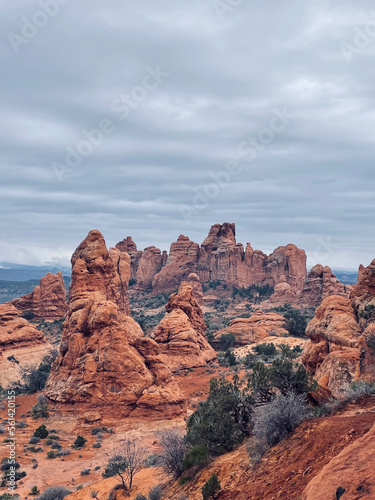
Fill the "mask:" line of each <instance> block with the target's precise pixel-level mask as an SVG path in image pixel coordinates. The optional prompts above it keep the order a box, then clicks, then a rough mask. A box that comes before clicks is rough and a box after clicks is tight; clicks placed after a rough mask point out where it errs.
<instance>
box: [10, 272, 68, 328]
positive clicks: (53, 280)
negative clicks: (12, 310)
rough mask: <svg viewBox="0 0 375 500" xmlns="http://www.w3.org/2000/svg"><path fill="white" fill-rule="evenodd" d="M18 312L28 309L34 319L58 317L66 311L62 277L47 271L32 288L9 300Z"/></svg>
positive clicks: (59, 273) (59, 274)
mask: <svg viewBox="0 0 375 500" xmlns="http://www.w3.org/2000/svg"><path fill="white" fill-rule="evenodd" d="M11 303H12V304H13V305H14V307H16V309H17V310H18V311H20V312H26V311H30V312H31V313H33V315H34V317H35V318H36V319H40V318H45V319H60V318H62V317H63V316H65V314H66V311H67V307H68V306H67V303H66V290H65V283H64V278H63V276H62V274H61V272H60V271H59V272H58V273H57V274H51V273H47V275H46V276H44V277H43V278H42V279H41V280H40V285H39V286H36V287H35V288H34V290H33V291H32V292H31V293H29V294H27V295H24V296H23V297H21V298H20V299H14V300H12V302H11Z"/></svg>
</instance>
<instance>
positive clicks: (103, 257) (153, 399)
mask: <svg viewBox="0 0 375 500" xmlns="http://www.w3.org/2000/svg"><path fill="white" fill-rule="evenodd" d="M129 277H130V257H129V255H128V253H127V252H121V251H120V250H118V249H116V248H110V249H109V251H108V250H107V247H106V245H105V241H104V238H103V236H102V235H101V233H100V232H99V231H91V232H90V233H89V234H88V236H87V238H86V239H85V240H84V241H83V242H82V243H81V244H80V245H79V247H78V248H77V250H76V251H75V252H74V254H73V257H72V283H71V289H70V300H69V308H68V313H67V319H66V321H65V323H64V330H63V336H62V340H61V346H60V355H59V358H58V359H57V360H56V362H55V363H54V365H53V368H52V372H51V375H50V377H49V379H48V382H47V386H46V394H47V396H48V397H49V398H50V399H52V400H55V401H60V402H63V403H64V402H80V403H88V404H89V405H90V406H91V407H92V406H95V405H110V406H113V407H116V408H117V409H118V410H119V411H120V412H121V414H123V415H127V414H129V413H131V412H134V413H135V414H137V413H140V412H149V411H161V412H163V414H164V415H174V414H178V413H181V411H182V409H183V398H182V396H181V393H180V391H179V389H178V386H177V384H176V383H175V382H174V380H173V376H172V373H171V371H170V370H169V369H168V368H167V366H166V365H165V364H164V363H163V360H162V359H161V357H160V354H159V348H158V345H157V343H156V342H155V341H154V340H152V339H150V338H146V337H144V335H143V332H142V330H141V327H140V326H139V325H138V323H136V322H135V321H134V320H133V319H132V318H131V317H130V315H129V304H128V298H127V287H128V281H129Z"/></svg>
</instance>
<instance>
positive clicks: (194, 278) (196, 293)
mask: <svg viewBox="0 0 375 500" xmlns="http://www.w3.org/2000/svg"><path fill="white" fill-rule="evenodd" d="M188 283H189V285H190V286H191V288H192V289H193V297H194V298H195V300H196V301H197V302H198V304H199V305H202V304H203V287H202V283H201V280H200V279H199V276H198V275H197V274H195V273H190V274H189V276H188Z"/></svg>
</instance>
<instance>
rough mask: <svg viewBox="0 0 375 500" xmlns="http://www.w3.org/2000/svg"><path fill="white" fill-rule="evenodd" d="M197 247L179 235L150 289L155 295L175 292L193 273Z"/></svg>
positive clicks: (195, 264) (196, 258)
mask: <svg viewBox="0 0 375 500" xmlns="http://www.w3.org/2000/svg"><path fill="white" fill-rule="evenodd" d="M198 253H199V245H198V243H194V241H191V240H189V238H188V237H187V236H184V235H182V234H181V235H180V236H179V237H178V240H177V241H176V242H174V243H172V245H171V249H170V253H169V256H168V258H167V261H166V263H165V265H164V267H163V268H162V269H161V271H160V272H159V273H158V274H156V276H155V277H154V280H153V282H152V288H153V290H154V291H155V292H156V293H166V292H170V291H172V290H176V289H177V288H178V287H179V285H180V283H181V282H182V281H184V280H187V279H188V276H189V274H190V273H192V272H195V270H196V266H197V261H198Z"/></svg>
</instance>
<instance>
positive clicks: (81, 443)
mask: <svg viewBox="0 0 375 500" xmlns="http://www.w3.org/2000/svg"><path fill="white" fill-rule="evenodd" d="M86 441H87V439H85V438H84V437H83V436H77V439H76V440H75V441H74V444H73V448H75V449H76V450H80V449H81V448H83V447H84V446H85V443H86Z"/></svg>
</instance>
